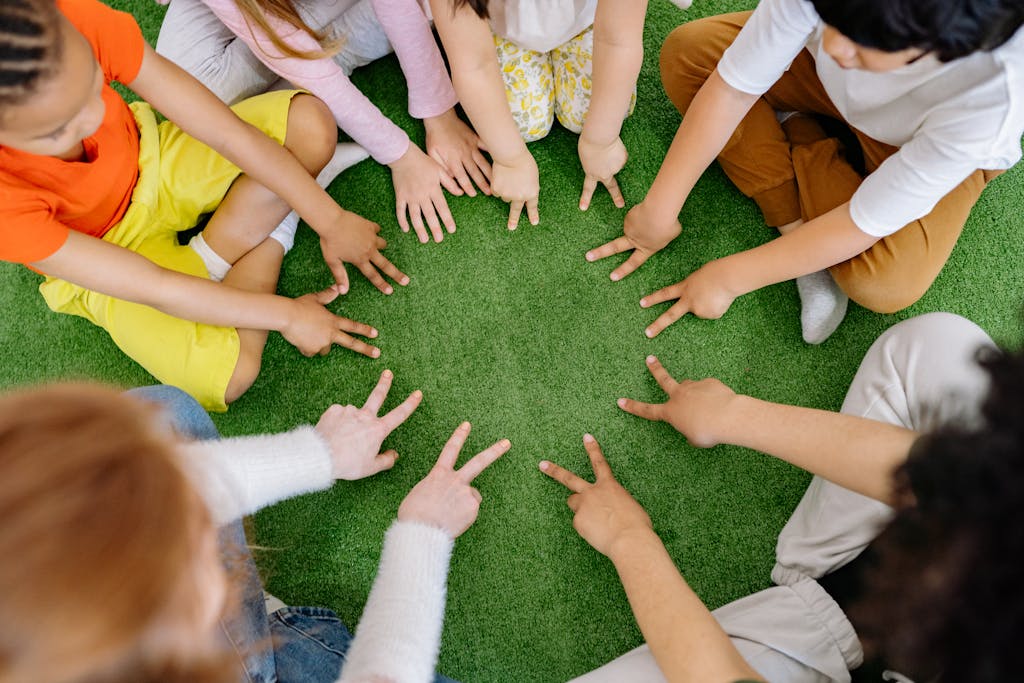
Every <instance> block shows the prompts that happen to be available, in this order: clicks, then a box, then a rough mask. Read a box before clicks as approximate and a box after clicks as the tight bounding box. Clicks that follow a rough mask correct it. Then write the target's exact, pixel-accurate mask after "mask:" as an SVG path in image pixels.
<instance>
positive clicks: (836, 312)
mask: <svg viewBox="0 0 1024 683" xmlns="http://www.w3.org/2000/svg"><path fill="white" fill-rule="evenodd" d="M796 289H797V292H798V293H799V294H800V306H801V310H800V329H801V331H802V332H803V337H804V341H805V342H807V343H808V344H820V343H821V342H823V341H825V340H826V339H828V338H829V337H830V336H832V333H833V332H835V331H836V328H837V327H839V323H841V322H843V318H844V317H845V316H846V306H847V304H848V303H849V301H850V299H849V297H847V296H846V293H845V292H844V291H843V290H841V289H840V288H839V285H837V284H836V281H835V280H833V279H832V276H831V275H830V274H829V272H828V271H827V270H819V271H818V272H817V273H811V274H809V275H804V276H802V277H798V278H797V279H796Z"/></svg>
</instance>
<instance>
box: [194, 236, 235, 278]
mask: <svg viewBox="0 0 1024 683" xmlns="http://www.w3.org/2000/svg"><path fill="white" fill-rule="evenodd" d="M188 246H190V247H192V251H194V252H196V253H197V254H199V258H201V259H203V264H204V265H205V266H206V272H207V273H209V274H210V279H211V280H213V281H214V282H220V281H221V280H223V279H224V276H226V275H227V274H228V271H229V270H231V264H230V263H228V262H227V261H225V260H224V259H223V258H221V255H220V254H218V253H217V252H215V251H214V250H213V249H212V248H211V247H210V245H209V244H207V243H206V240H205V239H203V233H199V234H198V235H196V236H195V237H193V238H192V239H191V240H189V243H188Z"/></svg>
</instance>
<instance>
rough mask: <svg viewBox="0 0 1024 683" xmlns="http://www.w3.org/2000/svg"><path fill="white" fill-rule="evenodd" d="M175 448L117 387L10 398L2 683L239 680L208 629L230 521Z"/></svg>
mask: <svg viewBox="0 0 1024 683" xmlns="http://www.w3.org/2000/svg"><path fill="white" fill-rule="evenodd" d="M173 448H174V445H173V438H172V437H171V434H170V432H169V430H166V429H161V428H160V425H159V423H158V422H157V420H156V409H155V408H153V407H151V406H148V405H147V404H144V403H142V402H139V401H136V400H133V399H131V398H128V397H126V396H123V395H121V394H118V393H117V392H115V391H113V390H110V389H103V388H99V387H93V386H84V385H83V386H77V385H70V386H53V387H48V388H43V389H36V390H30V391H22V392H17V393H14V394H10V395H8V396H6V397H3V398H0V519H2V520H3V523H2V524H0V557H3V558H4V559H3V561H0V683H29V682H31V683H70V682H72V681H74V682H81V683H86V682H87V683H128V681H131V682H133V683H144V682H148V681H153V682H155V681H161V682H163V683H169V682H174V681H181V682H182V683H184V681H189V682H190V683H208V682H209V683H212V682H214V681H216V682H218V683H220V682H226V681H234V680H237V675H238V672H237V671H234V670H233V669H234V661H233V660H229V659H227V658H226V657H225V655H224V653H223V652H222V649H221V648H220V647H219V646H216V645H214V644H213V643H212V642H207V641H213V640H214V638H213V637H212V636H211V637H206V636H202V635H200V636H198V637H197V634H196V627H195V625H196V623H197V621H198V620H199V619H200V616H199V615H201V613H202V606H201V605H200V604H199V600H198V599H197V596H196V589H195V588H196V584H197V582H196V578H197V577H196V571H195V569H196V566H197V565H196V558H195V556H196V552H197V549H198V548H200V547H202V544H203V542H204V539H207V540H208V539H209V538H210V535H212V534H215V533H216V531H215V529H214V527H213V524H212V522H211V519H210V516H209V513H208V511H207V509H206V507H205V506H204V505H203V503H202V502H201V500H200V499H199V497H198V494H197V493H196V492H195V490H194V489H193V487H192V486H191V485H190V483H189V482H188V481H187V479H186V477H185V475H184V473H183V472H182V470H181V469H179V467H178V465H177V463H176V461H175V456H174V451H173ZM197 641H198V642H197Z"/></svg>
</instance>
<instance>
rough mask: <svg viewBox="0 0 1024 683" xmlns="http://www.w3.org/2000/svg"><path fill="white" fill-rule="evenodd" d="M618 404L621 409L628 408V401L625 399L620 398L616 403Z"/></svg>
mask: <svg viewBox="0 0 1024 683" xmlns="http://www.w3.org/2000/svg"><path fill="white" fill-rule="evenodd" d="M616 403H617V404H618V405H619V407H620V408H625V407H626V399H624V398H620V399H619V400H618V401H616Z"/></svg>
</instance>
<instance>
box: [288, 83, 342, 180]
mask: <svg viewBox="0 0 1024 683" xmlns="http://www.w3.org/2000/svg"><path fill="white" fill-rule="evenodd" d="M337 144H338V124H337V122H336V121H335V120H334V115H333V114H332V113H331V110H330V108H329V107H328V106H327V105H326V104H324V102H323V101H322V100H321V99H319V98H317V97H314V96H313V95H307V94H305V93H302V94H299V95H296V96H295V97H293V98H292V101H291V106H290V108H289V110H288V132H287V134H286V135H285V140H284V146H285V147H287V148H288V149H289V151H291V153H292V154H294V155H295V156H296V158H298V160H299V161H300V162H302V164H303V165H304V166H305V167H306V168H307V169H309V170H310V171H315V172H319V171H320V169H322V168H323V167H324V166H325V165H327V162H328V161H330V159H331V156H332V155H333V154H334V149H335V147H336V146H337Z"/></svg>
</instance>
